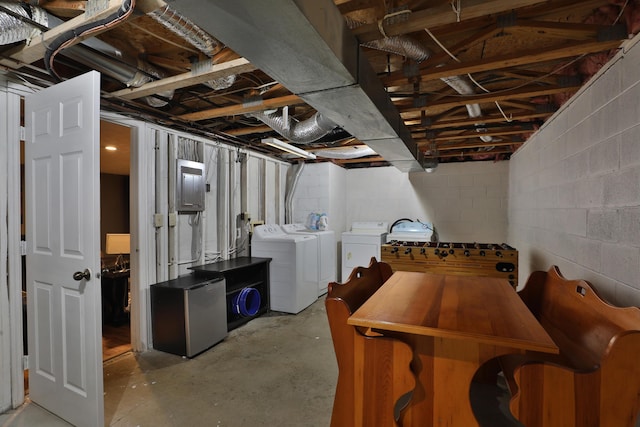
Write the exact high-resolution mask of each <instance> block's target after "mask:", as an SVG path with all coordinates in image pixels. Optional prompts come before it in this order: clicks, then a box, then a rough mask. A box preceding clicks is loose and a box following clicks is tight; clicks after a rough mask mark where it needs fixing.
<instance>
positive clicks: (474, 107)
mask: <svg viewBox="0 0 640 427" xmlns="http://www.w3.org/2000/svg"><path fill="white" fill-rule="evenodd" d="M440 80H442V81H443V82H445V83H446V84H447V85H449V87H451V88H452V89H453V90H455V91H456V92H458V93H459V94H461V95H473V94H474V93H475V90H474V89H473V86H472V85H471V83H470V82H468V81H467V80H465V79H464V78H463V77H460V76H450V77H443V78H441V79H440ZM466 107H467V113H468V114H469V117H471V118H473V119H475V118H476V117H480V116H482V110H481V109H480V105H478V104H467V105H466ZM476 126H482V124H481V123H476ZM476 130H477V131H478V132H484V131H486V129H485V128H482V127H478V128H477V129H476ZM480 139H481V140H482V141H484V142H491V141H493V138H492V137H491V136H487V135H483V136H481V137H480Z"/></svg>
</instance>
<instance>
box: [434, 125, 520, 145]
mask: <svg viewBox="0 0 640 427" xmlns="http://www.w3.org/2000/svg"><path fill="white" fill-rule="evenodd" d="M532 132H533V130H531V129H528V130H524V129H515V130H500V131H499V130H488V131H487V132H466V133H464V134H461V135H448V136H436V137H435V138H426V139H430V140H431V141H436V142H448V141H459V140H465V139H474V138H480V137H481V136H510V135H521V134H530V133H532ZM493 142H494V141H491V142H488V143H487V144H488V145H493Z"/></svg>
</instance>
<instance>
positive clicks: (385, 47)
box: [362, 36, 431, 62]
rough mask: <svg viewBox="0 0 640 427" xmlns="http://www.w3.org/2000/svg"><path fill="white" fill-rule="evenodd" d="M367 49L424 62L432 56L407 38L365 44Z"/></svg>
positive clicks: (387, 38) (396, 37)
mask: <svg viewBox="0 0 640 427" xmlns="http://www.w3.org/2000/svg"><path fill="white" fill-rule="evenodd" d="M362 45H363V46H365V47H369V48H371V49H376V50H381V51H384V52H389V53H395V54H396V55H400V56H404V57H407V58H411V59H413V60H415V61H417V62H422V61H424V60H426V59H427V58H429V56H431V52H430V51H429V49H427V48H426V47H424V46H422V45H421V44H420V43H418V42H417V41H415V40H413V39H412V38H409V37H406V36H392V37H385V38H383V39H378V40H373V41H371V42H367V43H363V44H362Z"/></svg>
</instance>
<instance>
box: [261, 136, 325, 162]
mask: <svg viewBox="0 0 640 427" xmlns="http://www.w3.org/2000/svg"><path fill="white" fill-rule="evenodd" d="M262 143H263V144H267V145H270V146H272V147H274V148H277V149H279V150H282V151H286V152H287V153H290V154H295V155H296V156H300V157H304V158H305V159H312V160H314V159H315V158H316V155H315V154H313V153H309V152H308V151H304V150H302V149H300V148H298V147H295V146H293V145H291V144H287V143H286V142H283V141H280V140H279V139H277V138H264V139H263V140H262Z"/></svg>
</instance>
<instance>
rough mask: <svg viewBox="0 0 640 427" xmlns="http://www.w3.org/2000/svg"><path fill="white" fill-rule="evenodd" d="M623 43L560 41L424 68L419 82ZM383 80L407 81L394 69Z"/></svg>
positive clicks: (392, 83)
mask: <svg viewBox="0 0 640 427" xmlns="http://www.w3.org/2000/svg"><path fill="white" fill-rule="evenodd" d="M621 43H622V41H621V40H610V41H605V42H593V41H590V42H575V43H563V44H562V46H560V47H558V48H556V49H548V50H544V51H540V49H531V50H528V51H522V52H515V53H511V54H508V55H501V56H496V57H492V58H483V59H479V60H475V61H466V62H463V63H454V64H450V65H444V66H442V67H437V68H436V67H432V68H430V69H429V70H425V72H423V73H422V74H421V76H420V78H421V80H422V81H429V80H437V79H440V78H443V77H450V76H458V75H462V74H468V73H478V72H483V71H491V70H497V69H501V68H511V67H517V66H521V65H528V64H536V63H540V62H547V61H552V60H556V59H563V58H571V57H576V56H580V55H584V54H589V53H596V52H603V51H607V50H610V49H616V48H618V47H619V46H620V44H621ZM382 81H383V83H384V85H385V86H400V85H402V84H406V83H407V78H406V77H405V76H404V75H403V74H402V72H393V73H391V74H390V75H389V76H387V77H383V78H382Z"/></svg>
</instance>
